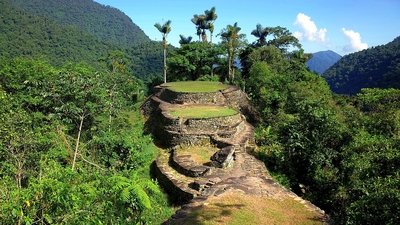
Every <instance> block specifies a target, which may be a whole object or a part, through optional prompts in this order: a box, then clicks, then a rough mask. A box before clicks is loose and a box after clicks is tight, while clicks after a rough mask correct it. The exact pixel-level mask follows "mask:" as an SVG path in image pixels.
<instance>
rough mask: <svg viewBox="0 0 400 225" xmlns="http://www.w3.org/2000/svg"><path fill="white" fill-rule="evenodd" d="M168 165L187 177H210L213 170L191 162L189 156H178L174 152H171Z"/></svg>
mask: <svg viewBox="0 0 400 225" xmlns="http://www.w3.org/2000/svg"><path fill="white" fill-rule="evenodd" d="M170 164H171V165H172V166H173V168H174V169H175V170H176V171H177V172H179V173H181V174H183V175H185V176H189V177H200V176H205V175H210V174H211V173H212V170H213V168H212V167H210V166H204V165H201V164H199V163H197V162H195V161H193V160H192V159H191V157H190V155H178V154H177V151H176V150H173V152H172V157H171V162H170Z"/></svg>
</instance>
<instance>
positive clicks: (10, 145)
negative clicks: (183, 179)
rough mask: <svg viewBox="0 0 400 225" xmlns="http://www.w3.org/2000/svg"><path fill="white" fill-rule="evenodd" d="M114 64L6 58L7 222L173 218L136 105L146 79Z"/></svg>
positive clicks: (1, 211)
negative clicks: (106, 68) (106, 67)
mask: <svg viewBox="0 0 400 225" xmlns="http://www.w3.org/2000/svg"><path fill="white" fill-rule="evenodd" d="M113 65H114V67H113V68H112V70H111V71H110V72H96V70H95V69H94V68H92V67H90V66H88V65H85V64H67V65H64V66H62V67H53V66H51V65H50V64H48V63H47V62H45V61H41V60H31V59H22V58H16V59H14V60H4V61H2V62H1V64H0V105H1V110H0V124H1V127H0V161H1V165H0V190H1V191H0V221H1V223H2V224H16V223H18V224H137V223H139V224H140V223H146V224H159V223H161V222H162V221H163V220H165V219H167V218H168V217H169V216H170V215H171V213H172V212H173V210H172V209H171V208H170V207H169V206H168V204H167V200H166V198H165V196H164V195H163V194H162V192H161V191H160V189H159V187H158V185H157V184H156V183H155V182H154V181H153V180H152V179H151V177H150V164H151V163H152V161H153V160H154V158H155V156H156V154H157V148H156V147H155V146H154V145H153V143H152V139H151V138H150V137H149V136H144V135H143V127H142V122H141V117H140V113H139V110H138V108H137V107H138V105H137V104H136V105H135V103H137V102H138V101H139V100H140V99H142V98H143V84H142V82H141V81H140V80H138V79H137V78H134V77H133V76H132V75H130V74H129V73H127V72H126V71H125V70H124V69H123V66H122V65H121V64H118V63H116V62H114V63H113ZM154 215H158V216H157V217H155V216H154Z"/></svg>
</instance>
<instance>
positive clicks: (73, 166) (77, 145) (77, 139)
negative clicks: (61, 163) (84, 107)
mask: <svg viewBox="0 0 400 225" xmlns="http://www.w3.org/2000/svg"><path fill="white" fill-rule="evenodd" d="M84 118H85V117H84V116H81V117H80V119H81V121H80V123H79V130H78V137H77V138H76V143H75V152H74V160H73V161H72V170H74V169H75V164H76V157H77V156H78V150H79V140H80V139H81V132H82V126H83V120H84Z"/></svg>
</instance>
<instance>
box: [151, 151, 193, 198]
mask: <svg viewBox="0 0 400 225" xmlns="http://www.w3.org/2000/svg"><path fill="white" fill-rule="evenodd" d="M154 173H155V175H156V177H157V180H158V182H159V184H160V185H161V186H162V187H163V188H164V189H165V190H166V191H167V192H168V193H169V195H170V196H172V199H173V200H174V201H176V202H178V203H186V202H189V201H190V200H192V199H193V198H195V197H196V196H198V195H199V194H200V192H199V191H196V190H194V189H192V188H190V186H189V184H191V183H193V182H194V181H195V180H194V178H191V177H187V176H185V175H183V174H180V173H179V172H177V171H176V170H175V169H174V168H173V167H171V166H170V164H169V153H168V152H161V153H160V154H159V156H158V158H157V160H156V161H155V163H154Z"/></svg>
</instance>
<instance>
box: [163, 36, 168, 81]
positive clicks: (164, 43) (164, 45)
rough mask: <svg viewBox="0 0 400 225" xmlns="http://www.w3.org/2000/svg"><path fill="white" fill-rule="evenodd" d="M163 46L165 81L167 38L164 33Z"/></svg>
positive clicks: (165, 78)
mask: <svg viewBox="0 0 400 225" xmlns="http://www.w3.org/2000/svg"><path fill="white" fill-rule="evenodd" d="M163 47H164V83H167V40H166V37H165V35H164V36H163Z"/></svg>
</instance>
